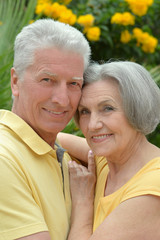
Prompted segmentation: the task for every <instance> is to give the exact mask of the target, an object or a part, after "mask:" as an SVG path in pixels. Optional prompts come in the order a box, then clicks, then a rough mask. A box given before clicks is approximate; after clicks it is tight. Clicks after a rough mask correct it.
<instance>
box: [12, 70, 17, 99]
mask: <svg viewBox="0 0 160 240" xmlns="http://www.w3.org/2000/svg"><path fill="white" fill-rule="evenodd" d="M18 81H19V79H18V75H17V73H16V71H15V68H11V89H12V95H13V96H18V95H19V87H18Z"/></svg>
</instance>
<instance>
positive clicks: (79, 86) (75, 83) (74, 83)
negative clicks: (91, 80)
mask: <svg viewBox="0 0 160 240" xmlns="http://www.w3.org/2000/svg"><path fill="white" fill-rule="evenodd" d="M70 85H71V86H73V87H76V88H77V87H78V88H82V84H81V83H79V82H71V83H70Z"/></svg>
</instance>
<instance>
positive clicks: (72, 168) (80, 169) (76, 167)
mask: <svg viewBox="0 0 160 240" xmlns="http://www.w3.org/2000/svg"><path fill="white" fill-rule="evenodd" d="M68 167H69V172H70V173H75V172H77V173H79V174H80V173H83V174H85V173H86V172H88V169H87V168H86V167H84V166H82V165H81V164H78V163H76V162H75V161H70V162H69V163H68Z"/></svg>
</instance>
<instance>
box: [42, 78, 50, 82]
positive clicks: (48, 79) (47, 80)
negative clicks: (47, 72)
mask: <svg viewBox="0 0 160 240" xmlns="http://www.w3.org/2000/svg"><path fill="white" fill-rule="evenodd" d="M42 80H43V81H45V82H49V81H50V80H51V79H50V78H43V79H42Z"/></svg>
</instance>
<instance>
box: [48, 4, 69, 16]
mask: <svg viewBox="0 0 160 240" xmlns="http://www.w3.org/2000/svg"><path fill="white" fill-rule="evenodd" d="M66 10H67V8H66V7H65V6H61V5H60V4H59V3H57V2H55V3H53V4H52V5H51V12H52V15H51V17H52V18H54V19H56V18H58V17H59V16H60V14H61V12H63V11H66Z"/></svg>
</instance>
